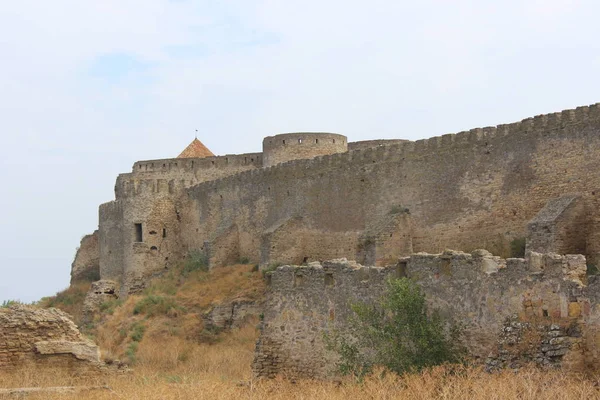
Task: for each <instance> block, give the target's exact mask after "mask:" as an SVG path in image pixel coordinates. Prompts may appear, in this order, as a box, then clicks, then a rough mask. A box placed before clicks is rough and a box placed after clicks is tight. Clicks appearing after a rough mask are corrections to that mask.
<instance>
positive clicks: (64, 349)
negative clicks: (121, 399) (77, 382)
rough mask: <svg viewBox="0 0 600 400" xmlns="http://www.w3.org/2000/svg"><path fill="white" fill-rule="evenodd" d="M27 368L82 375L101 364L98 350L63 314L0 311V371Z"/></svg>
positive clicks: (16, 308)
mask: <svg viewBox="0 0 600 400" xmlns="http://www.w3.org/2000/svg"><path fill="white" fill-rule="evenodd" d="M28 366H35V368H36V369H39V368H48V369H52V370H61V369H62V370H66V371H70V372H77V373H78V374H81V373H83V372H86V371H87V372H91V371H97V370H99V369H100V368H101V367H102V364H101V363H100V351H99V349H98V347H97V346H96V345H95V344H94V343H92V342H91V341H89V340H88V339H86V338H84V337H83V336H82V335H81V333H79V330H78V329H77V326H75V324H74V323H73V322H72V321H71V320H70V319H69V317H68V315H67V314H65V313H64V312H62V311H60V310H57V309H54V308H50V309H38V308H35V307H32V306H23V305H14V306H11V307H9V308H0V370H7V369H19V368H24V367H28Z"/></svg>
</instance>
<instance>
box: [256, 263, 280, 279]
mask: <svg viewBox="0 0 600 400" xmlns="http://www.w3.org/2000/svg"><path fill="white" fill-rule="evenodd" d="M279 267H281V263H271V264H269V266H268V267H267V268H265V269H263V270H262V271H261V273H262V276H263V278H266V277H267V275H268V274H269V273H271V272H273V271H275V270H276V269H277V268H279Z"/></svg>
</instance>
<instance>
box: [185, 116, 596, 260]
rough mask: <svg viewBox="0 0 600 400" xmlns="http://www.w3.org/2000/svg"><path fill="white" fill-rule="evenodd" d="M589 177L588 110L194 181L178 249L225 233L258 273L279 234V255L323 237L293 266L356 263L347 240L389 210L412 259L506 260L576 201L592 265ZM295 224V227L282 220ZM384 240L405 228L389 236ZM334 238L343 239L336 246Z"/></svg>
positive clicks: (355, 248) (592, 175)
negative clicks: (563, 203)
mask: <svg viewBox="0 0 600 400" xmlns="http://www.w3.org/2000/svg"><path fill="white" fill-rule="evenodd" d="M598 171H600V106H598V105H594V106H591V107H581V108H578V109H576V110H568V111H564V112H562V113H556V114H550V115H543V116H538V117H535V118H530V119H527V120H524V121H522V122H519V123H516V124H510V125H501V126H498V127H490V128H483V129H474V130H471V131H468V132H461V133H458V134H454V135H444V136H441V137H434V138H431V139H427V140H420V141H417V142H404V143H396V144H393V145H390V146H380V147H376V148H368V149H362V150H355V151H350V152H347V153H340V154H334V155H327V156H323V157H318V158H316V159H313V160H296V161H290V162H287V163H284V164H280V165H277V166H274V167H270V168H263V169H256V170H252V171H247V172H243V173H239V174H236V175H233V176H229V177H225V178H223V179H218V180H215V181H210V182H205V183H202V184H199V185H196V186H194V187H191V188H189V189H187V198H185V199H184V200H185V201H184V202H183V203H182V207H183V210H184V211H183V212H182V219H181V234H182V237H181V239H182V243H184V246H185V247H187V248H189V249H200V248H204V244H205V243H211V242H213V241H214V240H216V239H217V238H219V237H221V235H222V234H223V233H224V232H229V231H230V229H231V228H232V227H235V231H236V232H237V233H236V234H235V237H236V238H237V239H235V240H238V241H239V242H238V243H236V244H235V248H236V249H237V251H238V253H239V256H240V257H243V258H248V259H250V260H251V261H252V262H261V263H262V264H263V265H268V264H273V263H277V262H279V260H278V259H277V257H278V254H276V253H273V252H270V254H269V255H268V256H265V255H264V254H265V252H266V253H269V249H268V248H266V247H267V246H268V241H269V240H271V239H272V237H273V235H272V234H271V233H273V232H276V231H277V229H279V227H286V229H287V230H286V233H285V235H286V236H287V237H289V243H288V245H289V246H292V245H293V243H294V242H309V241H310V240H311V238H312V237H314V236H315V235H320V236H321V237H327V238H328V239H327V240H319V243H316V244H315V245H314V246H312V247H311V248H310V249H308V250H305V251H306V253H305V254H303V255H302V256H297V257H298V258H300V260H304V259H306V260H307V261H308V262H310V261H313V260H319V259H321V258H320V255H321V254H326V255H327V256H329V257H347V258H349V259H358V258H359V254H360V252H361V251H362V249H364V248H365V245H367V244H368V243H365V242H361V241H360V240H358V239H353V237H359V236H361V235H362V234H364V233H366V232H372V231H373V229H372V227H373V226H379V225H381V221H385V220H386V218H388V217H389V216H390V215H392V214H394V212H395V210H398V209H400V210H403V211H404V212H406V213H407V214H409V215H410V218H411V219H412V221H411V222H410V231H411V232H410V235H411V238H410V247H412V250H413V251H415V252H419V251H427V252H439V251H442V250H443V249H444V248H459V249H463V250H466V251H471V250H474V249H476V248H487V249H489V250H490V251H491V252H493V253H494V254H498V255H503V256H505V257H506V256H510V246H511V242H512V241H513V240H514V239H519V238H524V237H525V236H526V235H527V225H528V223H529V222H530V221H531V220H532V219H533V218H534V217H535V216H536V215H537V214H538V212H539V211H540V210H542V209H543V208H544V207H545V206H546V204H547V203H548V202H549V201H551V200H552V199H555V198H558V197H561V196H564V195H567V194H576V195H578V196H579V197H580V202H581V207H582V210H583V211H582V212H583V214H582V215H583V217H584V219H585V220H587V221H592V223H591V224H590V225H589V227H588V226H586V227H585V229H583V228H582V229H579V230H578V231H579V235H580V237H581V239H582V240H583V242H585V251H583V253H584V254H585V255H586V256H588V258H589V260H590V262H591V263H596V262H597V259H598V255H599V254H600V249H599V248H598V246H599V245H598V241H597V240H593V238H597V237H598V236H599V233H598V232H599V230H600V225H599V224H598V222H597V221H598V196H600V173H599V172H598ZM298 218H301V219H302V224H296V223H295V222H293V221H295V220H297V219H298ZM594 221H595V222H594ZM292 226H297V227H298V230H297V231H296V232H293V231H292V230H290V229H288V228H289V227H292ZM265 234H266V236H265ZM391 234H392V235H394V234H396V235H406V234H407V231H406V229H403V228H400V227H399V229H398V230H397V231H396V232H391ZM339 235H348V236H349V237H348V240H344V241H339V245H337V244H336V243H337V242H338V239H336V238H338V237H339ZM407 241H408V239H407ZM332 244H334V246H333V247H332ZM275 246H279V248H282V249H284V250H286V249H287V247H286V246H282V245H281V244H276V245H275ZM289 246H288V247H289ZM272 247H273V246H272V245H271V250H276V249H277V247H276V248H275V249H273V248H272ZM407 247H409V246H408V245H407ZM566 250H567V252H572V251H573V250H571V249H566ZM576 250H577V251H578V252H579V250H580V249H576ZM282 254H283V253H282ZM285 254H288V253H287V252H286V253H285ZM295 257H296V256H295ZM284 258H285V257H284ZM217 265H218V263H217Z"/></svg>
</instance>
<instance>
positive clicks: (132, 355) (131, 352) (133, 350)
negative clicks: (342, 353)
mask: <svg viewBox="0 0 600 400" xmlns="http://www.w3.org/2000/svg"><path fill="white" fill-rule="evenodd" d="M138 346H139V343H138V342H131V343H129V346H127V350H125V355H126V356H127V358H128V359H129V362H130V363H131V364H135V361H136V354H137V351H138Z"/></svg>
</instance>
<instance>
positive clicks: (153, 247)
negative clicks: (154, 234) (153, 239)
mask: <svg viewBox="0 0 600 400" xmlns="http://www.w3.org/2000/svg"><path fill="white" fill-rule="evenodd" d="M150 250H152V251H157V250H158V247H156V246H152V247H150Z"/></svg>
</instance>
